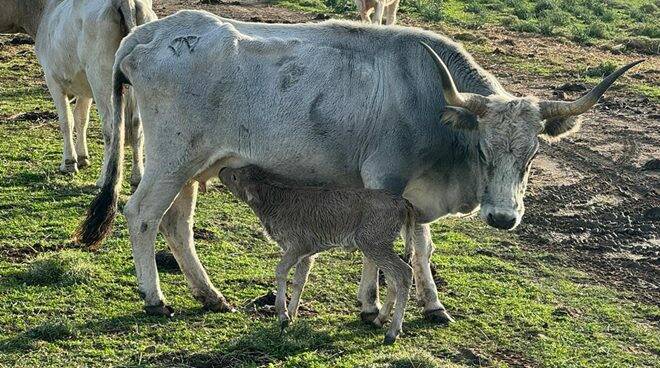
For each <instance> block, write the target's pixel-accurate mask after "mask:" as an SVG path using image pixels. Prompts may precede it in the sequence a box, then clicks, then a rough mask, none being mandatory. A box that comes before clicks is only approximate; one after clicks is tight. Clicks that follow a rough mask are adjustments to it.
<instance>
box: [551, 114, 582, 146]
mask: <svg viewBox="0 0 660 368" xmlns="http://www.w3.org/2000/svg"><path fill="white" fill-rule="evenodd" d="M580 126H582V118H581V117H580V116H569V117H567V118H556V119H548V120H546V121H545V123H544V126H543V130H542V131H541V137H542V138H545V139H547V140H549V141H558V140H560V139H562V138H564V137H566V136H568V135H570V134H573V133H575V132H577V131H578V130H580Z"/></svg>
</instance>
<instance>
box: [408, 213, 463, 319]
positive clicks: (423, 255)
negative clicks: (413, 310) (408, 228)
mask: <svg viewBox="0 0 660 368" xmlns="http://www.w3.org/2000/svg"><path fill="white" fill-rule="evenodd" d="M432 254H433V241H432V240H431V229H430V227H429V225H428V224H423V225H417V226H415V234H414V237H413V257H412V265H413V270H414V272H413V274H414V275H415V285H416V289H417V300H418V301H419V303H420V304H421V305H422V306H423V307H424V316H425V317H426V318H428V319H430V320H432V321H434V322H438V323H449V322H452V321H453V319H452V318H451V317H450V316H449V313H447V310H446V309H445V307H444V306H443V305H442V303H440V300H438V289H437V288H436V286H435V282H434V281H433V276H432V274H431V255H432Z"/></svg>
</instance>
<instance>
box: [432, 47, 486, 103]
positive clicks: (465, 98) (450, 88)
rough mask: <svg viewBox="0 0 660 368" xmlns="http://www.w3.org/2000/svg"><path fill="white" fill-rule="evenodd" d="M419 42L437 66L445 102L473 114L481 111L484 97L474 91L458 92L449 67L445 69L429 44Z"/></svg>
mask: <svg viewBox="0 0 660 368" xmlns="http://www.w3.org/2000/svg"><path fill="white" fill-rule="evenodd" d="M420 43H421V44H422V46H424V48H425V49H426V51H428V52H429V54H430V55H431V58H433V61H435V65H436V66H437V67H438V72H440V79H441V80H442V94H443V95H444V97H445V101H447V104H448V105H449V106H457V107H463V108H466V109H468V110H470V111H472V112H473V113H475V114H479V113H480V112H482V111H483V110H484V109H485V107H486V103H487V100H486V98H485V97H484V96H481V95H477V94H474V93H464V92H459V91H458V89H457V88H456V85H455V84H454V79H453V78H452V77H451V74H450V73H449V69H447V66H446V65H445V63H444V62H443V61H442V59H440V56H438V54H437V53H436V52H435V50H433V48H431V46H429V45H427V44H426V43H424V42H421V41H420Z"/></svg>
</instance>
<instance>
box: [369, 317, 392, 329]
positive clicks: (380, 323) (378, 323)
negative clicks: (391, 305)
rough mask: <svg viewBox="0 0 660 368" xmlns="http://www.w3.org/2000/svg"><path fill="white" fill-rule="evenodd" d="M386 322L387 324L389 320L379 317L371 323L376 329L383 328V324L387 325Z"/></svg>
mask: <svg viewBox="0 0 660 368" xmlns="http://www.w3.org/2000/svg"><path fill="white" fill-rule="evenodd" d="M387 322H389V319H388V318H387V317H384V316H380V315H379V316H378V317H376V318H375V319H374V320H373V321H371V323H372V324H373V325H374V326H376V327H383V326H385V324H387Z"/></svg>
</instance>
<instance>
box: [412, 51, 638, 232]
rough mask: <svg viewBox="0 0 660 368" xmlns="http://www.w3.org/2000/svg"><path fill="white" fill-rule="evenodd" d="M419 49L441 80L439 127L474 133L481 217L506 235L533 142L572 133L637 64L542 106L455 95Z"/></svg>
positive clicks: (444, 73)
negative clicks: (479, 171)
mask: <svg viewBox="0 0 660 368" xmlns="http://www.w3.org/2000/svg"><path fill="white" fill-rule="evenodd" d="M423 46H424V47H425V48H426V49H427V50H428V52H429V53H430V54H431V56H432V57H433V59H434V61H435V63H436V65H437V66H438V70H439V72H440V77H441V79H442V90H443V94H444V99H445V101H446V105H447V107H446V110H445V111H444V113H443V115H442V118H441V120H442V122H443V123H445V124H449V125H451V126H452V127H454V128H457V129H468V130H476V131H478V132H479V145H478V147H477V150H478V156H479V160H480V163H481V165H480V166H481V167H482V168H483V173H484V175H483V177H484V180H483V183H482V184H483V196H482V199H481V218H482V219H483V220H484V221H486V222H487V223H488V224H489V225H491V226H493V227H496V228H499V229H506V230H510V229H513V228H514V227H516V226H517V225H518V224H519V223H520V220H521V219H522V216H523V213H524V212H525V206H524V204H523V195H524V194H525V189H526V186H527V179H528V178H529V170H530V167H531V163H532V160H533V159H534V156H535V155H536V152H537V151H538V147H539V140H538V137H539V136H540V137H544V138H546V139H553V140H557V139H560V138H562V137H564V136H567V135H569V134H571V133H574V132H576V131H577V130H578V129H579V128H580V119H579V115H580V114H582V113H584V112H586V111H587V110H588V109H589V108H591V107H592V106H593V105H595V104H596V102H597V101H598V99H599V98H600V96H602V95H603V93H605V91H606V90H607V89H608V88H609V87H610V85H612V83H614V81H615V80H616V79H617V78H618V77H620V76H621V75H622V74H623V73H625V72H626V71H627V70H628V69H630V68H632V67H633V66H635V65H637V64H638V63H640V62H641V60H640V61H637V62H634V63H631V64H628V65H626V66H624V67H622V68H621V69H619V70H617V71H615V72H614V73H612V74H611V75H609V76H608V77H607V78H605V79H604V80H603V81H602V82H601V83H600V84H598V85H597V86H596V87H594V88H593V89H592V90H591V91H589V93H587V94H586V95H584V96H583V97H581V98H580V99H578V100H576V101H574V102H564V101H543V100H539V99H537V98H535V97H522V98H518V97H514V96H511V95H508V94H506V95H500V94H494V95H490V96H482V95H478V94H473V93H462V92H458V90H457V89H456V85H455V84H454V81H453V79H452V77H451V74H450V73H449V70H448V69H447V67H446V66H445V64H444V63H443V62H442V60H441V59H440V57H439V56H438V55H437V54H436V53H435V52H434V51H433V49H432V48H431V47H429V46H428V45H426V44H423Z"/></svg>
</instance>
